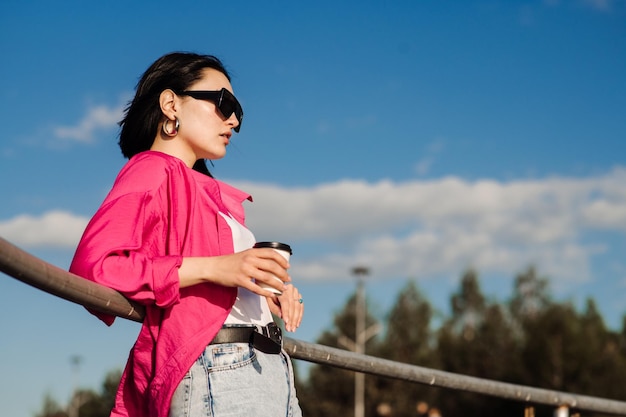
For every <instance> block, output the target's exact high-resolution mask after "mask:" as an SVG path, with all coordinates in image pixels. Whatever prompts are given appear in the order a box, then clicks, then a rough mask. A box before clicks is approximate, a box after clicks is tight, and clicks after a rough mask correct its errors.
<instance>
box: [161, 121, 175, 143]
mask: <svg viewBox="0 0 626 417" xmlns="http://www.w3.org/2000/svg"><path fill="white" fill-rule="evenodd" d="M169 122H171V120H170V119H167V118H166V119H165V120H164V121H163V125H162V126H161V129H162V130H163V133H164V134H165V136H169V137H170V138H173V137H174V136H176V135H177V134H178V128H179V127H180V122H179V121H178V117H174V129H172V130H171V131H169V132H168V131H167V129H168V128H167V124H168V123H169Z"/></svg>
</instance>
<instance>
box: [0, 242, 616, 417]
mask: <svg viewBox="0 0 626 417" xmlns="http://www.w3.org/2000/svg"><path fill="white" fill-rule="evenodd" d="M0 271H1V272H4V273H6V274H7V275H10V276H12V277H14V278H16V279H18V280H20V281H22V282H24V283H26V284H29V285H31V286H33V287H36V288H39V289H40V290H43V291H45V292H48V293H50V294H54V295H56V296H58V297H61V298H63V299H65V300H68V301H72V302H74V303H77V304H80V305H83V306H84V307H87V308H89V309H93V310H98V311H101V312H103V313H108V314H112V315H115V316H118V317H122V318H126V319H129V320H133V321H136V322H141V321H142V320H143V317H144V308H143V306H141V305H139V304H136V303H133V302H131V301H129V300H128V299H126V298H125V297H124V296H122V295H121V294H120V293H118V292H117V291H115V290H112V289H110V288H107V287H104V286H102V285H99V284H96V283H94V282H91V281H88V280H86V279H82V278H81V277H79V276H77V275H74V274H71V273H69V272H67V271H65V270H63V269H61V268H58V267H56V266H54V265H51V264H49V263H47V262H45V261H43V260H41V259H39V258H37V257H35V256H33V255H31V254H29V253H27V252H25V251H23V250H22V249H20V248H18V247H17V246H15V245H13V244H11V243H9V242H8V241H6V240H5V239H2V238H0ZM284 348H285V350H286V351H287V353H289V354H290V355H291V357H292V358H294V359H300V360H304V361H308V362H313V363H318V364H322V365H328V366H335V367H339V368H343V369H347V370H351V371H355V372H362V373H367V374H371V375H377V376H382V377H389V378H394V379H400V380H404V381H408V382H415V383H420V384H425V385H431V386H435V387H440V388H448V389H454V390H461V391H467V392H473V393H477V394H484V395H489V396H494V397H499V398H504V399H508V400H514V401H519V402H522V403H525V404H527V405H528V406H531V405H539V404H541V405H548V406H554V407H555V408H558V407H567V408H573V409H576V410H581V411H591V412H599V413H606V414H613V415H619V416H626V402H622V401H615V400H609V399H604V398H598V397H591V396H585V395H577V394H572V393H568V392H561V391H554V390H547V389H540V388H534V387H529V386H524V385H516V384H511V383H505V382H500V381H494V380H489V379H483V378H477V377H471V376H467V375H460V374H455V373H451V372H444V371H439V370H435V369H430V368H424V367H420V366H415V365H408V364H403V363H399V362H394V361H390V360H387V359H381V358H377V357H373V356H368V355H364V354H357V353H353V352H349V351H345V350H341V349H337V348H332V347H329V346H323V345H319V344H315V343H308V342H303V341H300V340H295V339H291V338H285V340H284Z"/></svg>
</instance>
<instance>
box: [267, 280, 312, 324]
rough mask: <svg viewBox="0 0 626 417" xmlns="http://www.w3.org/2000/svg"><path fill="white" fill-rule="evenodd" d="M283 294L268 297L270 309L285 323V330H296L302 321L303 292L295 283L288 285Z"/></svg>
mask: <svg viewBox="0 0 626 417" xmlns="http://www.w3.org/2000/svg"><path fill="white" fill-rule="evenodd" d="M286 287H287V288H286V289H285V290H283V293H282V295H279V296H276V295H274V296H272V297H267V304H268V305H269V307H270V311H271V312H272V313H273V314H274V315H276V316H278V317H280V318H281V319H282V320H283V322H284V323H285V330H287V331H288V332H295V331H296V329H297V328H298V327H300V323H301V322H302V315H303V314H304V303H303V302H302V294H300V292H299V291H298V289H297V288H296V287H294V286H293V285H287V286H286Z"/></svg>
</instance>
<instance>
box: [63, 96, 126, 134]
mask: <svg viewBox="0 0 626 417" xmlns="http://www.w3.org/2000/svg"><path fill="white" fill-rule="evenodd" d="M123 114H124V106H122V105H120V106H117V107H114V108H110V107H107V106H104V105H100V106H95V107H91V108H89V109H88V110H87V114H86V115H85V117H84V118H83V119H82V120H81V121H80V122H79V123H78V124H77V125H76V126H58V127H55V128H54V129H53V132H54V135H55V136H56V137H57V138H60V139H66V140H70V141H76V142H82V143H89V142H91V141H93V135H94V132H95V131H96V130H99V129H108V128H111V127H115V126H116V125H117V123H118V122H119V121H120V120H121V119H122V117H123Z"/></svg>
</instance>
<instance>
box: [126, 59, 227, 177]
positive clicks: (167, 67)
mask: <svg viewBox="0 0 626 417" xmlns="http://www.w3.org/2000/svg"><path fill="white" fill-rule="evenodd" d="M206 68H212V69H215V70H217V71H220V72H221V73H223V74H224V75H225V76H226V78H227V79H228V80H229V81H230V76H229V75H228V72H227V71H226V69H225V68H224V65H223V64H222V62H221V61H220V60H219V59H218V58H216V57H214V56H213V55H199V54H195V53H190V52H173V53H170V54H167V55H164V56H162V57H161V58H159V59H157V60H156V61H155V62H154V63H153V64H152V65H150V67H149V68H148V69H147V70H146V72H144V73H143V75H142V76H141V79H140V80H139V82H138V83H137V86H136V88H135V90H136V92H135V97H134V98H133V99H132V100H131V101H130V102H129V103H128V106H126V109H125V112H124V118H123V119H122V120H121V121H120V122H119V125H120V127H121V130H120V140H119V145H120V148H121V150H122V154H123V155H124V156H125V157H126V158H131V157H132V156H134V155H136V154H138V153H139V152H143V151H147V150H148V149H150V147H151V146H152V143H153V142H154V138H155V137H156V134H157V129H158V126H159V122H160V121H161V119H162V118H163V113H162V112H161V107H160V104H159V96H160V95H161V92H163V91H164V90H167V89H168V88H169V89H171V90H173V91H184V90H186V89H187V87H189V86H190V85H191V84H193V83H194V82H195V81H198V80H199V79H200V78H202V75H203V74H202V71H203V70H205V69H206ZM198 162H202V164H196V165H202V166H204V169H205V170H206V165H205V164H204V162H203V161H198ZM199 168H200V169H201V168H202V167H199ZM196 169H197V168H196ZM207 172H208V170H207Z"/></svg>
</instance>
